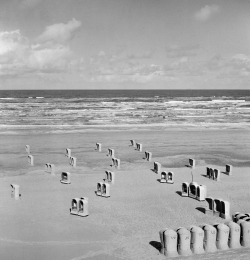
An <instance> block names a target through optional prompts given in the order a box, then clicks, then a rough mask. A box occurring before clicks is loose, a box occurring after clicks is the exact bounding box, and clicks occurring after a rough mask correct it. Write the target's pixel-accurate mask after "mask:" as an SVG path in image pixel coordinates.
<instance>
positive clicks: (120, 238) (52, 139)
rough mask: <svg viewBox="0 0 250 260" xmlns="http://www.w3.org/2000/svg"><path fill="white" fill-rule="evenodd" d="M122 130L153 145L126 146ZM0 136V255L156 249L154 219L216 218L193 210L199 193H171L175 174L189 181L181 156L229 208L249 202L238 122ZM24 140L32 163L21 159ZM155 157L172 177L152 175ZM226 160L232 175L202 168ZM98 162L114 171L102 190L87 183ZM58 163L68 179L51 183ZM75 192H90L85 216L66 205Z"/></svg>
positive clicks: (124, 255) (137, 254)
mask: <svg viewBox="0 0 250 260" xmlns="http://www.w3.org/2000/svg"><path fill="white" fill-rule="evenodd" d="M130 139H135V140H136V141H138V142H140V143H142V145H143V151H145V150H147V151H150V152H152V153H153V159H152V161H151V162H147V161H145V160H144V159H143V157H144V153H140V152H138V151H135V150H134V148H132V147H131V146H129V145H130V142H129V140H130ZM0 141H1V144H2V146H1V148H0V149H1V150H0V152H1V159H0V163H1V176H2V177H1V181H0V198H1V199H0V215H1V221H0V230H1V235H0V242H1V243H0V259H6V260H8V259H26V260H29V259H30V260H33V259H37V260H39V259H60V260H61V259H65V260H67V259H89V260H92V259H111V260H116V259H138V260H139V259H164V258H165V257H164V256H162V255H160V254H159V252H158V250H157V249H156V248H157V247H158V246H159V242H160V239H159V231H160V230H161V229H163V228H167V227H168V228H173V229H175V228H177V227H180V226H183V227H188V226H190V225H195V224H196V225H199V224H202V223H209V224H214V223H218V222H221V223H223V222H224V220H223V219H221V218H219V217H213V216H207V215H205V214H203V213H202V212H201V211H200V210H198V209H197V208H199V207H201V208H202V207H204V206H205V203H204V202H199V201H197V200H194V199H191V198H183V197H181V196H180V195H179V194H178V191H180V190H181V184H182V182H184V181H187V182H190V181H191V170H190V168H187V167H185V164H187V162H188V158H190V157H191V158H195V159H196V163H197V164H198V165H197V167H196V168H195V169H194V170H193V174H194V180H195V181H196V182H198V183H199V184H205V185H206V186H207V190H208V196H212V197H214V198H223V199H224V200H228V201H230V203H231V212H232V213H233V212H235V211H240V212H250V200H249V198H250V197H249V195H250V194H249V190H250V189H249V188H250V175H249V165H250V160H249V154H250V153H249V149H250V136H249V131H246V130H239V131H237V130H230V131H226V130H223V131H218V130H216V131H215V130H205V131H204V130H203V131H166V132H163V131H161V132H158V131H153V132H152V131H113V132H110V131H103V132H102V131H98V132H93V133H90V132H87V133H75V134H46V135H35V134H33V135H12V136H8V135H1V136H0ZM96 142H100V143H102V152H101V153H99V152H97V151H95V143H96ZM26 144H29V145H30V147H31V153H32V154H33V155H34V162H35V166H29V165H28V163H27V154H26V153H25V148H24V147H25V145H26ZM65 148H71V149H72V155H73V156H75V157H76V158H77V167H76V168H75V169H74V168H71V167H70V166H69V165H68V159H67V158H66V157H65V156H64V154H65ZM108 148H113V149H115V156H116V157H117V158H120V159H121V169H120V170H116V169H112V167H110V165H111V159H110V157H107V156H106V154H107V149H108ZM154 161H159V162H160V163H161V164H162V165H163V170H167V171H173V172H174V174H175V182H174V184H161V183H159V182H158V181H157V179H159V178H160V175H159V174H155V173H154V172H153V171H152V168H153V162H154ZM48 162H49V163H53V164H55V166H56V174H55V176H52V175H50V174H48V173H46V172H45V171H44V165H45V163H48ZM226 163H230V164H232V165H234V168H233V175H232V176H227V175H225V174H221V181H220V182H215V181H213V180H209V179H207V178H206V177H204V176H203V175H204V174H205V173H206V166H207V165H209V166H211V167H217V168H218V169H220V170H221V171H224V168H225V167H224V166H225V164H226ZM238 166H241V167H238ZM177 167H178V168H177ZM107 169H111V170H112V171H114V172H115V184H113V185H112V186H111V197H110V198H102V197H98V196H96V195H95V193H94V191H95V190H96V184H97V182H99V181H102V179H103V178H104V177H105V174H104V173H105V170H107ZM62 171H69V172H71V181H72V183H71V184H69V185H64V184H61V183H60V173H61V172H62ZM11 183H14V184H19V185H20V191H21V194H22V196H21V200H19V201H15V200H14V199H12V198H11V197H10V184H11ZM81 196H85V197H88V198H89V216H88V217H86V218H82V217H77V216H73V215H70V214H69V208H70V203H71V199H72V198H75V197H81ZM249 252H250V251H249V249H240V250H229V251H227V252H226V253H225V252H223V253H217V254H207V255H206V256H205V255H203V256H196V258H194V256H192V258H186V259H201V258H205V259H216V258H217V259H236V257H237V259H249V254H250V253H249Z"/></svg>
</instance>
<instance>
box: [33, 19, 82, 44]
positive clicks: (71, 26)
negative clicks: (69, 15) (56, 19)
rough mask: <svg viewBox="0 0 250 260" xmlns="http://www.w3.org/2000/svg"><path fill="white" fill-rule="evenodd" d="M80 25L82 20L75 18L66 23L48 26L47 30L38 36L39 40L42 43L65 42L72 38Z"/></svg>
mask: <svg viewBox="0 0 250 260" xmlns="http://www.w3.org/2000/svg"><path fill="white" fill-rule="evenodd" d="M80 27H81V22H80V21H77V20H76V19H74V18H73V19H72V20H70V21H69V22H68V23H66V24H65V23H57V24H53V25H50V26H47V27H46V29H45V31H44V32H43V33H42V34H41V35H40V36H39V37H38V38H37V41H38V42H40V43H49V42H52V43H64V42H67V41H69V40H71V39H72V37H73V36H74V34H75V32H76V31H77V30H78V29H79V28H80Z"/></svg>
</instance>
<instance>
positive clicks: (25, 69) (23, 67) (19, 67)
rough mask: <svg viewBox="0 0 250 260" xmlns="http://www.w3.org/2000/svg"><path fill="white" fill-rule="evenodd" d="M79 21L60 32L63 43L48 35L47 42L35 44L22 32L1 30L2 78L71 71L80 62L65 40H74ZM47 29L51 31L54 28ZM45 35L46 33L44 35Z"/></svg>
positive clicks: (0, 60)
mask: <svg viewBox="0 0 250 260" xmlns="http://www.w3.org/2000/svg"><path fill="white" fill-rule="evenodd" d="M79 24H80V22H78V21H76V20H75V19H73V20H71V21H69V23H67V24H66V28H65V27H62V28H64V30H63V29H62V30H61V31H60V32H59V34H60V35H59V36H58V38H60V41H52V39H53V37H52V36H53V33H51V34H49V36H50V37H49V38H46V39H47V40H48V41H47V40H46V41H44V42H43V41H40V42H38V41H37V42H32V41H30V40H29V39H28V38H26V37H24V36H23V35H22V34H21V32H20V31H19V30H14V31H2V32H1V31H0V76H6V75H8V76H11V75H12V76H14V75H15V76H20V75H27V74H30V73H33V74H39V73H47V74H48V73H53V72H57V73H58V72H62V71H68V72H69V71H70V70H71V66H73V67H74V68H75V67H76V64H78V61H77V60H76V59H75V58H74V55H73V52H72V50H71V49H70V47H69V46H68V45H67V43H66V41H67V40H69V39H70V38H71V37H72V33H73V32H74V30H75V29H76V28H77V27H78V26H79ZM53 26H54V25H52V26H48V27H47V28H46V30H45V34H44V35H47V37H48V34H46V32H48V31H50V32H53V30H54V29H53V30H50V29H49V30H47V29H48V28H54V27H53ZM42 35H43V34H42Z"/></svg>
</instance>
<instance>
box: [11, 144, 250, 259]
mask: <svg viewBox="0 0 250 260" xmlns="http://www.w3.org/2000/svg"><path fill="white" fill-rule="evenodd" d="M130 143H131V146H132V147H134V148H135V150H137V151H139V152H142V144H141V143H137V142H135V140H130ZM25 150H26V152H27V154H28V162H29V164H30V165H34V157H33V156H32V155H31V153H30V146H29V145H26V146H25ZM95 150H96V151H98V152H102V144H101V143H96V148H95ZM65 156H66V157H68V158H69V165H71V166H72V167H74V168H75V167H76V160H77V159H76V157H73V156H72V152H71V149H69V148H67V149H66V154H65ZM107 156H108V157H111V163H112V164H111V165H110V166H112V167H114V168H113V169H120V166H121V160H120V159H118V158H116V157H115V150H114V149H111V148H108V153H107ZM143 159H145V160H147V161H151V160H152V152H149V151H145V156H144V157H143ZM195 165H196V162H195V160H194V159H192V158H189V159H188V165H186V166H187V167H190V168H191V169H194V168H195ZM232 168H233V167H232V165H229V164H227V165H226V167H225V172H224V173H225V174H227V175H232ZM45 171H46V172H47V173H50V174H52V175H53V174H55V165H54V164H51V163H46V164H45ZM153 171H154V172H155V173H157V174H160V176H161V178H160V180H159V182H160V183H169V184H173V183H174V173H173V172H171V171H170V172H168V171H166V170H162V166H161V163H160V162H157V161H155V162H154V163H153ZM70 175H71V174H70V173H69V172H62V173H61V180H60V182H61V183H63V184H70V183H71V178H70ZM205 176H206V177H208V178H209V179H212V180H216V181H219V180H220V170H219V169H213V168H210V167H207V168H206V175H205ZM114 183H115V172H113V171H110V170H106V171H105V178H104V179H103V181H101V182H98V183H97V189H96V191H95V193H96V195H97V196H100V197H105V198H109V197H110V192H111V186H112V185H113V184H114ZM11 189H12V193H11V196H12V197H14V198H15V199H20V197H21V194H20V186H19V185H17V184H11ZM181 196H182V197H190V198H193V199H196V200H198V201H205V202H206V206H205V208H204V213H205V214H210V215H213V216H219V217H221V218H223V219H226V220H227V222H225V223H224V224H223V223H221V224H218V223H217V224H213V225H209V224H206V225H200V226H191V227H188V228H184V227H180V228H177V229H176V230H174V229H170V228H166V229H163V230H161V231H160V232H159V233H160V240H161V250H160V252H161V253H162V254H164V255H165V256H167V257H175V256H178V255H183V256H188V255H192V254H203V253H211V252H216V251H217V250H226V249H229V248H230V249H235V248H240V247H242V246H243V247H246V246H250V213H240V212H236V213H235V214H234V215H233V216H232V219H233V221H231V215H230V203H229V202H228V201H225V200H223V199H220V198H216V199H214V198H213V197H208V196H207V187H206V185H201V184H198V183H196V182H193V181H192V182H191V183H188V182H183V183H182V190H181ZM70 214H72V215H77V216H81V217H86V216H88V215H89V210H88V198H87V197H80V198H73V199H72V201H71V208H70Z"/></svg>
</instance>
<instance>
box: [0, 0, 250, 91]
mask: <svg viewBox="0 0 250 260" xmlns="http://www.w3.org/2000/svg"><path fill="white" fill-rule="evenodd" d="M0 89H10V90H11V89H250V0H217V1H215V0H214V1H213V0H1V1H0Z"/></svg>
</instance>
